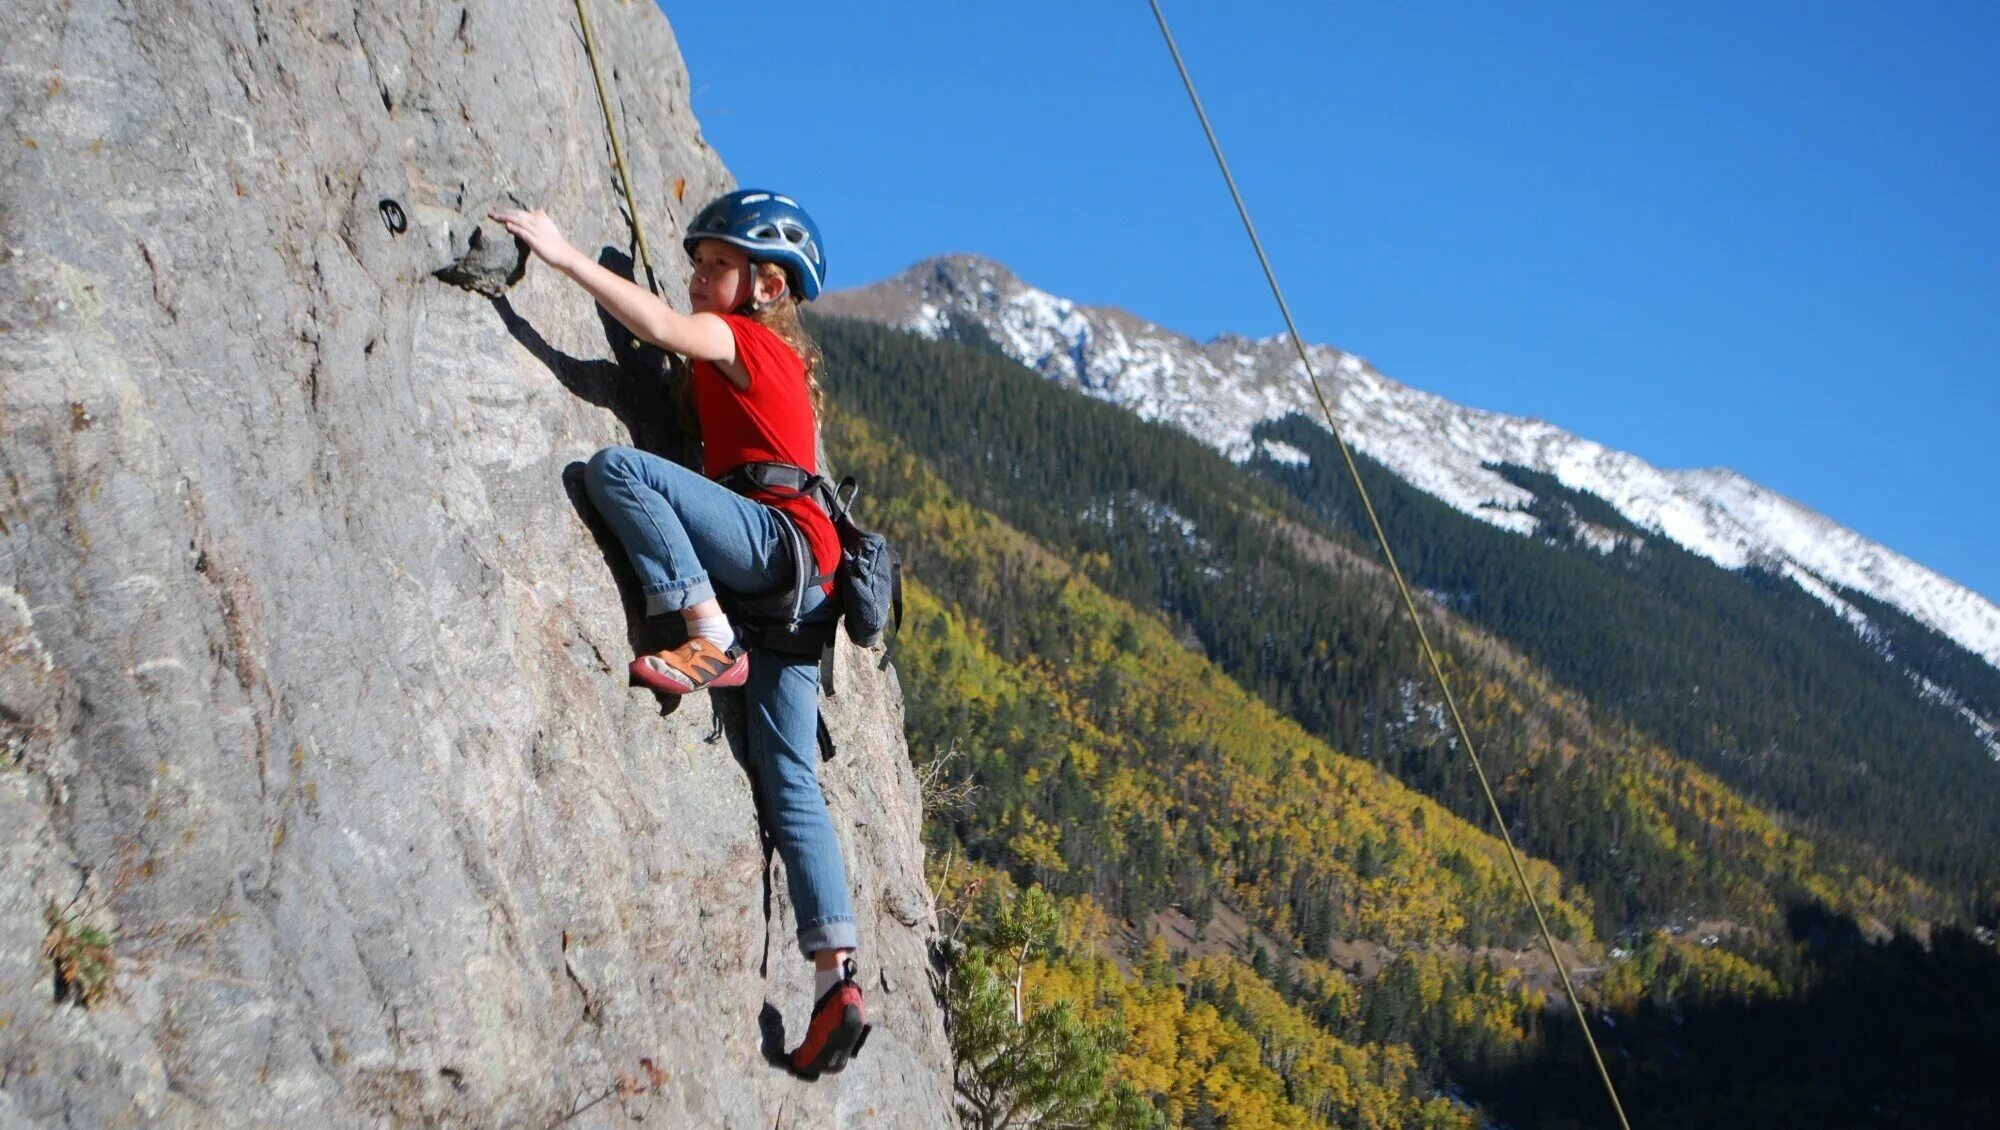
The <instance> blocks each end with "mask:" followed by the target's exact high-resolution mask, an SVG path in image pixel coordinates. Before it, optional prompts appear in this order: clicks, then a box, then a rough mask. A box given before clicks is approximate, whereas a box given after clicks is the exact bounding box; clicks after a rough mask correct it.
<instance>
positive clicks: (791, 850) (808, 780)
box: [583, 447, 859, 957]
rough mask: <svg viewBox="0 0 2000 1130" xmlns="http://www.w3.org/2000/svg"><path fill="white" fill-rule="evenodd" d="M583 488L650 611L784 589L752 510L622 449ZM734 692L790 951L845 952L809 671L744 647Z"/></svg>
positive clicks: (774, 548)
mask: <svg viewBox="0 0 2000 1130" xmlns="http://www.w3.org/2000/svg"><path fill="white" fill-rule="evenodd" d="M583 482H584V488H585V489H586V490H587V491H588V492H589V494H590V500H591V502H593V503H594V504H596V506H597V512H598V513H599V514H601V515H603V516H604V520H605V521H606V522H607V523H609V524H610V526H611V529H612V530H613V532H615V533H616V534H617V535H618V540H619V541H620V542H622V543H624V546H625V555H626V556H627V557H629V558H630V559H631V561H632V568H633V569H634V570H635V571H636V572H637V573H638V574H639V586H640V589H641V591H643V592H644V593H645V594H646V612H647V613H648V614H649V615H658V614H660V613H665V612H677V611H679V610H681V609H684V608H690V607H693V606H694V605H697V604H700V603H701V602H702V601H704V600H707V599H709V598H710V597H712V596H714V595H715V584H716V583H717V582H719V583H721V585H722V586H723V587H724V588H726V589H728V590H729V591H730V592H733V593H738V594H741V595H744V596H758V595H761V594H763V593H768V592H771V591H773V590H775V589H777V588H778V587H779V586H780V585H788V584H790V583H791V579H792V552H791V548H790V545H789V541H788V539H787V537H786V535H785V533H784V531H782V530H781V529H779V527H778V522H779V521H780V519H778V518H777V517H776V516H775V515H774V514H773V513H772V511H771V510H770V508H769V507H766V506H764V505H762V504H761V503H756V502H752V501H750V500H749V499H747V498H744V497H743V496H742V495H739V494H737V493H736V492H734V491H732V490H730V489H729V488H727V487H724V486H720V485H718V484H716V483H714V482H711V481H710V480H708V479H707V478H704V477H703V476H701V475H699V474H697V473H695V472H693V471H690V470H688V469H687V468H686V467H683V466H681V465H680V464H678V463H670V462H668V461H667V460H665V459H661V458H660V457H658V456H656V455H648V454H647V453H645V452H643V451H638V450H635V449H633V448H629V447H607V448H605V449H604V450H603V451H600V452H598V453H597V454H596V455H593V456H591V457H590V463H589V465H588V466H587V467H586V468H585V471H584V477H583ZM711 577H713V578H714V580H713V581H711V580H710V578H711ZM805 609H806V612H805V617H804V618H805V619H806V620H808V621H815V620H822V619H825V618H826V617H827V616H830V615H832V614H833V612H834V606H833V605H831V604H829V603H827V601H826V594H825V591H824V590H822V589H821V588H820V587H819V586H817V585H812V586H808V587H807V589H806V594H805ZM744 696H745V697H744V701H745V702H746V703H747V705H748V710H747V713H748V715H749V740H750V762H751V765H752V767H753V768H754V770H755V772H756V774H757V779H758V781H759V783H760V785H761V788H760V789H759V791H760V792H761V793H762V796H763V808H764V811H763V817H764V821H765V826H766V827H767V828H769V829H770V831H771V837H772V839H774V840H776V841H777V846H778V855H779V857H780V858H782V859H783V860H784V861H785V881H786V883H787V885H788V886H789V887H790V889H791V895H792V907H793V909H794V910H795V911H796V913H797V915H798V928H799V949H800V950H801V951H803V952H804V953H805V954H806V956H808V957H810V956H812V953H813V951H814V950H822V949H854V948H856V947H857V946H858V944H859V936H858V935H857V933H856V931H855V927H854V909H853V905H852V904H851V903H850V902H849V901H848V892H847V868H846V864H845V862H844V861H843V860H842V859H841V854H840V840H839V838H838V837H837V836H835V835H834V831H833V819H832V817H830V816H829V815H828V814H827V811H826V797H825V796H824V795H823V794H822V793H821V792H820V789H819V664H818V663H817V662H815V661H813V660H811V659H795V658H792V657H790V656H785V655H779V654H777V653H775V652H770V651H764V650H752V651H751V653H750V681H749V683H748V684H747V685H746V687H745V690H744Z"/></svg>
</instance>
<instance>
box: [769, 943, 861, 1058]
mask: <svg viewBox="0 0 2000 1130" xmlns="http://www.w3.org/2000/svg"><path fill="white" fill-rule="evenodd" d="M870 1030H871V1029H870V1028H869V1026H868V1024H867V1023H866V1022H865V1021H863V1020H862V1018H861V986H860V985H857V984H855V982H854V961H853V959H851V958H850V959H848V960H847V961H845V962H843V963H842V969H841V976H840V981H839V982H838V983H837V984H835V985H834V986H833V988H831V989H828V990H827V991H826V993H825V995H824V996H822V997H820V998H819V1003H817V1004H815V1005H813V1014H812V1023H811V1024H809V1025H807V1026H806V1038H805V1039H804V1040H803V1041H801V1042H800V1043H799V1046H798V1047H796V1048H794V1049H792V1053H791V1055H790V1057H789V1059H790V1061H791V1065H792V1070H793V1071H796V1072H798V1073H799V1074H800V1075H802V1076H804V1077H805V1078H807V1079H817V1078H819V1077H820V1076H821V1075H823V1074H826V1073H828V1072H833V1071H839V1070H840V1069H841V1068H843V1067H846V1066H847V1061H848V1060H850V1059H853V1058H854V1057H855V1056H857V1055H859V1054H861V1045H862V1044H863V1043H865V1042H866V1041H867V1039H868V1033H869V1031H870Z"/></svg>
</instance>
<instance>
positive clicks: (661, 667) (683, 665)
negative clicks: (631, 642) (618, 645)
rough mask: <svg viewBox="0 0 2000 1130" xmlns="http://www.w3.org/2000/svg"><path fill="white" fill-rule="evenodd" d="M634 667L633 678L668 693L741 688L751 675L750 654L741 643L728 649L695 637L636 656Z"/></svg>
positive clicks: (633, 662)
mask: <svg viewBox="0 0 2000 1130" xmlns="http://www.w3.org/2000/svg"><path fill="white" fill-rule="evenodd" d="M631 670H632V677H633V678H635V679H637V680H639V681H640V682H642V683H644V684H646V685H647V686H649V687H651V688H653V689H654V690H656V691H665V692H667V693H668V694H690V693H692V692H694V691H699V690H706V689H708V688H709V687H740V686H742V685H743V681H744V680H745V679H748V678H749V677H750V653H749V652H747V651H745V650H743V648H741V647H740V646H739V647H732V648H730V649H729V650H728V651H724V650H722V649H721V648H719V647H717V646H715V645H714V644H712V643H710V642H708V641H707V640H705V639H702V638H701V637H700V636H695V637H694V638H693V639H690V640H688V642H686V643H684V644H682V645H680V646H679V647H676V648H672V649H670V650H667V651H662V652H656V653H654V654H652V655H642V656H640V657H639V658H637V659H634V660H633V661H632V668H631Z"/></svg>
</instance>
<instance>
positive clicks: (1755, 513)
mask: <svg viewBox="0 0 2000 1130" xmlns="http://www.w3.org/2000/svg"><path fill="white" fill-rule="evenodd" d="M819 305H820V306H821V307H822V308H823V309H825V310H827V311H828V312H829V313H833V314H836V315H844V316H849V317H860V318H866V319H869V320H872V321H876V322H882V323H886V324H889V325H893V326H896V327H899V328H902V329H907V330H911V331H914V332H917V333H920V334H923V335H925V336H928V337H934V338H935V337H944V336H950V335H952V334H954V333H960V332H963V331H965V330H967V329H972V328H976V329H978V330H981V331H983V332H984V333H985V335H986V336H988V337H990V338H991V339H992V340H993V342H994V343H995V344H996V345H998V346H999V348H1000V349H1002V350H1003V351H1005V352H1006V353H1007V354H1009V355H1010V356H1012V357H1013V358H1015V359H1016V360H1018V361H1020V362H1021V363H1023V364H1025V365H1027V366H1029V367H1031V368H1033V369H1036V370H1038V371H1040V372H1041V373H1043V374H1044V375H1046V376H1048V377H1049V378H1051V379H1053V380H1056V381H1059V382H1061V383H1063V384H1065V385H1068V386H1071V387H1074V388H1077V389H1079V390H1081V391H1083V392H1084V393H1086V394H1087V395H1090V396H1093V397H1097V398H1099V399H1103V400H1109V401H1112V402H1114V403H1116V404H1120V405H1122V406H1124V407H1126V408H1128V409H1130V410H1131V411H1133V412H1135V413H1137V414H1138V415H1139V416H1141V417H1144V418H1146V419H1149V420H1158V421H1162V422H1165V423H1169V424H1172V425H1174V426H1177V427H1179V428H1181V429H1183V430H1185V431H1187V432H1189V433H1190V434H1192V435H1194V436H1196V437H1198V438H1200V439H1201V440H1203V441H1205V442H1207V443H1208V444H1210V445H1211V446H1213V447H1216V448H1218V449H1220V450H1221V451H1222V452H1224V453H1225V454H1227V455H1229V456H1230V457H1231V458H1234V459H1238V460H1241V459H1245V458H1248V457H1250V456H1251V455H1252V454H1253V453H1254V452H1255V451H1256V450H1257V449H1258V447H1259V446H1260V443H1259V441H1257V440H1256V439H1254V438H1253V429H1254V428H1255V427H1256V426H1257V425H1258V424H1260V423H1262V422H1264V421H1267V420H1273V419H1277V418H1280V417H1283V416H1286V415H1288V414H1290V413H1293V412H1300V413H1304V414H1306V415H1307V416H1309V417H1311V418H1313V419H1315V420H1317V419H1318V418H1319V411H1318V408H1317V406H1316V405H1315V404H1314V402H1313V398H1312V392H1311V390H1310V388H1309V387H1308V386H1307V384H1306V382H1305V381H1304V379H1303V378H1302V374H1301V373H1300V366H1299V363H1298V357H1297V354H1296V353H1295V352H1294V351H1293V349H1292V346H1291V343H1290V341H1289V340H1288V339H1287V338H1286V337H1284V336H1283V335H1277V336H1273V337H1268V338H1262V339H1258V340H1251V339H1248V338H1241V337H1236V336H1233V335H1228V334H1225V335H1223V336H1221V337H1218V338H1216V339H1214V340H1212V341H1209V342H1207V343H1197V342H1195V341H1192V340H1190V339H1189V338H1186V337H1183V336H1181V335H1180V334H1177V333H1174V332H1173V331H1171V330H1168V329H1164V328H1162V327H1160V326H1157V325H1154V324H1152V323H1150V322H1147V321H1144V320H1142V319H1139V318H1135V317H1133V316H1132V315H1130V314H1127V313H1125V312H1124V311H1122V310H1116V309H1112V308H1108V307H1091V306H1082V305H1079V304H1077V303H1075V302H1072V301H1070V300H1068V299H1066V298H1059V297H1057V296H1055V295H1052V294H1049V293H1046V292H1044V291H1041V290H1037V289H1035V288H1034V287H1032V286H1029V285H1027V284H1026V283H1024V282H1022V281H1021V280H1020V279H1018V278H1016V277H1015V276H1014V275H1013V274H1012V273H1011V272H1009V271H1008V270H1007V269H1006V268H1005V267H1003V266H1001V265H1000V264H998V263H994V262H992V261H990V260H986V259H981V258H978V257H975V256H966V255H952V256H945V257H941V258H937V259H932V260H928V261H926V262H923V263H919V264H918V265H916V266H914V267H912V268H910V269H909V270H908V271H905V272H904V273H903V274H901V275H899V276H897V277H895V278H892V279H888V280H886V281H883V282H879V283H875V284H872V285H870V286H866V287H860V288H856V289H852V290H846V291H840V292H836V293H833V294H829V295H827V296H825V297H824V298H823V299H822V300H821V302H820V303H819ZM1308 352H1309V353H1310V355H1311V356H1312V359H1313V367H1314V368H1315V370H1316V371H1317V372H1318V373H1319V376H1320V380H1321V382H1322V385H1323V386H1324V387H1325V389H1326V391H1327V394H1328V396H1329V397H1330V399H1331V402H1332V406H1333V410H1334V414H1335V417H1336V419H1337V420H1338V422H1339V424H1340V427H1341V430H1342V435H1343V436H1344V437H1345V438H1346V439H1347V441H1348V442H1349V443H1351V444H1352V445H1353V446H1354V447H1355V448H1356V449H1357V450H1360V451H1362V452H1365V453H1367V454H1368V455H1369V456H1371V457H1373V458H1374V459H1376V460H1377V461H1379V462H1381V463H1383V464H1384V465H1386V466H1387V467H1389V468H1390V469H1391V470H1393V471H1394V472H1396V473H1397V474H1398V475H1400V476H1402V477H1403V478H1404V479H1406V480H1408V481H1409V482H1410V483H1411V484H1413V485H1415V486H1417V487H1418V488H1420V489H1422V490H1424V491H1426V492H1428V493H1430V494H1432V495H1435V496H1436V497H1438V498H1440V499H1442V500H1444V501H1445V502H1447V503H1449V504H1450V505H1452V506H1453V507H1456V508H1457V509H1459V510H1462V511H1464V512H1465V513H1467V514H1470V515H1472V516H1474V517H1477V518H1479V519H1481V520H1483V521H1486V522H1490V523H1492V524H1493V525H1496V526H1500V527H1502V528H1505V529H1509V530H1513V531H1516V532H1518V533H1523V534H1527V533H1533V532H1534V530H1535V526H1536V519H1535V518H1534V517H1533V516H1531V515H1529V514H1527V513H1525V512H1524V511H1523V510H1522V509H1521V506H1522V504H1524V503H1526V502H1528V501H1530V499H1531V495H1530V494H1529V492H1528V491H1526V490H1524V489H1523V488H1521V487H1519V486H1517V485H1515V484H1514V483H1511V482H1509V481H1508V480H1506V479H1505V478H1503V477H1501V475H1499V474H1498V473H1496V472H1495V471H1493V470H1490V469H1489V468H1488V465H1489V464H1503V463H1504V464H1516V465H1520V466H1524V467H1528V468H1532V469H1534V470H1538V471H1542V472H1545V473H1548V474H1551V475H1553V476H1555V477H1556V478H1557V479H1558V480H1559V481H1561V482H1562V483H1563V484H1564V485H1565V486H1568V487H1571V488H1573V489H1576V490H1582V491H1587V492H1589V493H1591V494H1594V495H1597V496H1598V497H1600V498H1603V499H1604V500H1605V501H1607V502H1609V503H1611V504H1612V505H1613V506H1615V507H1616V508H1617V509H1618V510H1619V511H1620V512H1621V513H1623V514H1624V515H1625V516H1626V517H1627V518H1629V519H1630V520H1631V521H1632V522H1633V523H1634V524H1635V525H1638V526H1639V527H1640V528H1642V529H1646V530H1650V531H1653V532H1654V533H1656V534H1658V535H1660V536H1663V537H1666V538H1668V539H1671V540H1672V541H1674V542H1677V543H1679V544H1680V545H1682V546H1685V547H1687V548H1688V549H1689V550H1691V551H1693V552H1695V553H1698V554H1700V555H1702V556H1704V557H1707V558H1709V559H1711V560H1713V561H1715V562H1716V563H1717V564H1718V565H1721V566H1723V567H1724V568H1729V569H1737V568H1741V567H1743V566H1746V565H1750V564H1753V563H1754V564H1759V565H1763V566H1765V567H1767V568H1769V569H1772V570H1773V571H1776V572H1780V573H1783V574H1784V575H1786V576H1788V577H1790V578H1792V579H1793V580H1794V581H1796V582H1797V583H1798V584H1799V585H1800V586H1801V587H1802V588H1804V589H1805V590H1806V591H1807V592H1810V593H1812V594H1813V595H1814V596H1815V597H1817V598H1818V599H1820V600H1822V601H1825V602H1826V603H1828V604H1829V605H1831V606H1833V607H1834V609H1835V610H1836V611H1838V612H1840V613H1841V615H1843V616H1844V617H1846V618H1847V619H1848V620H1849V621H1850V622H1851V623H1854V624H1855V626H1856V629H1857V630H1858V631H1861V632H1863V633H1864V634H1867V633H1868V632H1869V631H1870V628H1869V625H1868V623H1867V618H1866V616H1864V615H1863V614H1862V613H1861V612H1860V610H1859V609H1856V608H1855V607H1854V606H1853V605H1852V604H1851V603H1850V602H1848V601H1845V600H1843V599H1841V597H1840V596H1839V594H1838V592H1837V591H1836V590H1835V589H1834V588H1833V587H1832V586H1835V585H1838V586H1841V587H1844V588H1847V589H1850V590H1853V591H1857V592H1861V593H1865V594H1867V595H1869V596H1872V597H1874V598H1875V599H1877V600H1880V601H1882V602H1883V603H1885V604H1888V605H1890V606H1892V607H1895V608H1898V609H1901V610H1903V611H1904V612H1906V613H1908V614H1909V615H1910V616H1911V617H1913V618H1915V619H1916V620H1918V621H1919V622H1921V623H1923V624H1926V625H1928V626H1929V627H1931V628H1933V629H1934V630H1936V631H1938V632H1939V633H1941V634H1943V635H1944V636H1946V637H1948V638H1950V639H1952V640H1954V641H1956V642H1957V643H1959V644H1960V645H1962V646H1963V647H1965V648H1966V649H1967V650H1969V651H1971V652H1973V653H1974V654H1977V655H1979V656H1981V657H1983V658H1984V659H1985V660H1986V661H1987V662H1988V663H1991V664H1993V665H1994V666H1996V667H2000V606H1996V605H1995V604H1994V603H1993V602H1992V601H1990V600H1988V599H1986V598H1985V597H1983V596H1981V595H1979V594H1978V593H1975V592H1973V591H1971V590H1970V589H1967V588H1965V587H1964V586H1963V585H1959V584H1957V583H1955V582H1953V581H1951V580H1949V579H1947V578H1945V577H1943V576H1940V575H1938V574H1937V573H1935V572H1933V571H1931V570H1930V569H1927V568H1925V567H1924V566H1922V565H1919V564H1918V563H1916V562H1915V561H1912V560H1910V559H1909V558H1907V557H1904V556H1902V555H1901V554H1899V553H1896V552H1895V551H1893V550H1891V549H1889V548H1888V547H1886V546H1883V545H1880V544H1878V543H1876V542H1873V541H1870V540H1869V539H1867V538H1865V537H1863V536H1861V535H1860V534H1857V533H1855V532H1853V531H1852V530H1849V529H1846V528H1845V527H1842V526H1840V525H1839V524H1837V523H1835V522H1833V521H1832V520H1830V519H1828V518H1826V517H1824V516H1823V515H1820V514H1818V513H1815V512H1814V511H1812V510H1811V509H1809V508H1807V507H1805V506H1801V505H1800V504H1798V503H1797V502H1794V501H1792V500H1791V499H1789V498H1786V497H1784V496H1783V495H1780V494H1778V493H1776V492H1775V491H1771V490H1767V489H1765V488H1763V487H1760V486H1758V485H1757V484H1756V483H1753V482H1751V481H1750V480H1748V479H1746V478H1744V477H1743V476H1741V475H1739V474H1737V473H1735V472H1734V471H1730V470H1727V469H1723V468H1709V469H1702V470H1690V471H1674V470H1663V469H1661V468H1658V467H1654V466H1652V465H1651V464H1649V463H1647V462H1646V461H1645V460H1643V459H1640V458H1638V457H1637V456H1634V455H1630V454H1627V453H1625V452H1622V451H1614V450H1612V449H1610V448H1607V447H1605V446H1604V445H1602V444H1598V443H1593V442H1591V441H1590V440H1587V439H1582V438H1580V437H1578V436H1574V435H1571V434H1570V433H1568V432H1565V431H1563V430H1562V429H1561V428H1558V427H1555V426H1554V425H1552V424H1549V423H1546V422H1544V421H1541V420H1534V419H1528V418H1524V417H1520V416H1508V415H1503V414H1501V413H1497V412H1487V411H1482V410H1480V409H1476V408H1467V407H1464V406H1461V405H1458V404H1453V403H1452V402H1450V401H1448V400H1445V399H1444V398H1443V397H1439V396H1434V395H1432V394H1430V393H1426V392H1421V391H1418V390H1416V389H1412V388H1409V387H1408V386H1406V385H1402V384H1399V383H1397V382H1395V381H1393V380H1390V379H1389V378H1387V377H1385V376H1383V375H1382V374H1381V373H1379V372H1377V371H1376V370H1375V369H1374V368H1373V367H1372V366H1370V365H1369V364H1368V363H1367V362H1365V361H1363V360H1362V359H1361V358H1359V357H1357V356H1355V355H1353V354H1350V353H1345V352H1342V351H1341V350H1338V349H1334V348H1332V347H1330V346H1323V345H1314V346H1309V347H1308ZM1261 446H1262V448H1263V450H1264V451H1265V453H1266V454H1269V455H1271V456H1272V457H1274V458H1278V459H1290V460H1298V459H1303V458H1304V454H1303V453H1302V452H1299V451H1297V450H1295V449H1292V448H1289V447H1287V446H1286V445H1282V444H1262V445H1261Z"/></svg>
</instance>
